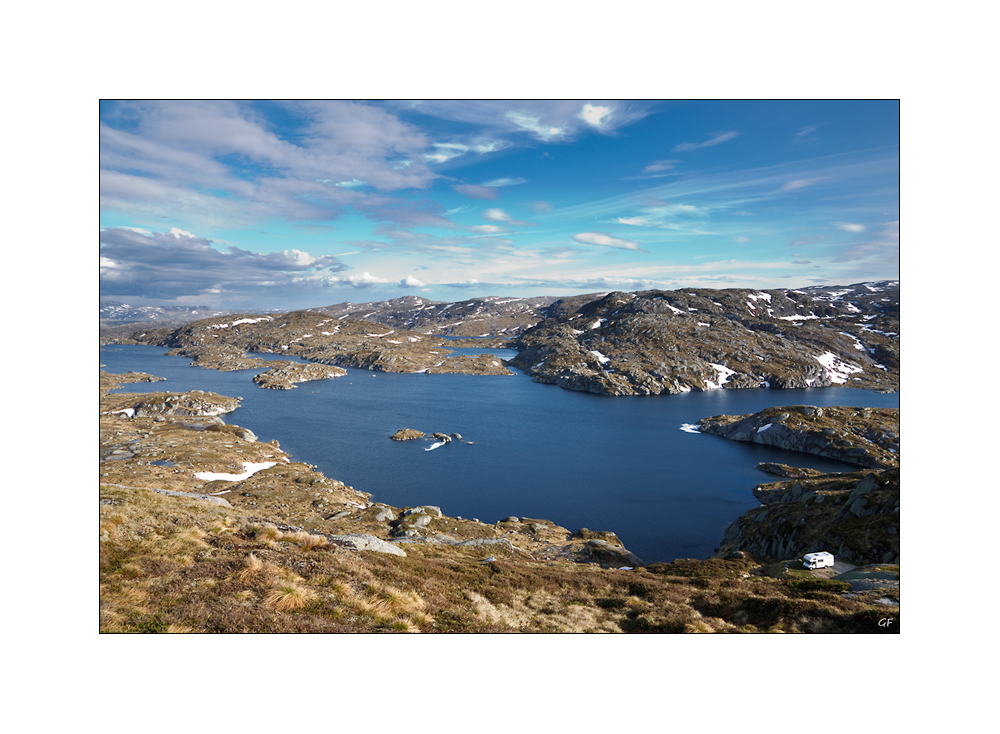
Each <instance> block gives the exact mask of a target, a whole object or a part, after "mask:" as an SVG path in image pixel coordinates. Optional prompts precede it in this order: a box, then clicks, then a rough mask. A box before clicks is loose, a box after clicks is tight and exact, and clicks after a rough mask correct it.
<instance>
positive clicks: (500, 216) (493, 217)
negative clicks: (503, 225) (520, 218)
mask: <svg viewBox="0 0 1000 734" xmlns="http://www.w3.org/2000/svg"><path fill="white" fill-rule="evenodd" d="M483 219H486V220H488V221H490V222H513V221H514V218H513V217H512V216H511V215H510V214H508V213H507V212H505V211H504V210H503V209H487V210H486V211H484V212H483Z"/></svg>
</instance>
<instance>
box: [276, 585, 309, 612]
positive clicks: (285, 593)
mask: <svg viewBox="0 0 1000 734" xmlns="http://www.w3.org/2000/svg"><path fill="white" fill-rule="evenodd" d="M318 596H319V595H318V594H317V593H316V592H315V591H313V590H312V589H308V588H306V587H303V586H299V585H298V584H296V583H294V582H292V581H283V582H280V583H279V584H278V585H277V586H276V587H275V588H273V589H271V590H270V591H269V592H268V593H267V596H265V597H264V606H265V607H268V608H269V609H275V610H277V611H279V612H290V611H292V610H295V609H301V608H302V607H304V606H306V605H307V604H309V603H310V602H311V601H314V600H315V599H316V598H317V597H318Z"/></svg>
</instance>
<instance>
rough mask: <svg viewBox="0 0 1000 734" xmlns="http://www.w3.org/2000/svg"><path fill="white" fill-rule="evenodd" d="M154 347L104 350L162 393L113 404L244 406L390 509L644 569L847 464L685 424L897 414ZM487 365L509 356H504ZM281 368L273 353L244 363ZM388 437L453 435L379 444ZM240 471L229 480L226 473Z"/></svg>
mask: <svg viewBox="0 0 1000 734" xmlns="http://www.w3.org/2000/svg"><path fill="white" fill-rule="evenodd" d="M164 351H165V350H164V349H163V348H162V347H150V346H140V345H111V346H106V347H102V348H101V363H102V364H103V365H104V367H103V369H104V370H105V371H107V372H112V373H121V372H127V371H129V370H133V371H136V372H148V373H151V374H154V375H158V376H160V377H165V378H167V380H166V382H157V383H139V384H133V385H127V386H125V387H124V388H123V390H122V391H123V392H150V391H160V390H170V391H186V390H192V389H199V390H207V391H212V392H217V393H220V394H223V395H230V396H242V397H243V403H242V406H241V407H240V408H239V409H237V410H236V411H235V412H233V413H229V414H228V415H226V416H224V420H225V421H226V422H227V423H234V424H237V425H240V426H244V427H246V428H249V429H250V430H252V431H253V432H254V433H256V434H257V436H258V437H259V439H260V440H261V441H270V440H271V439H277V440H278V442H279V443H280V444H281V448H282V449H283V450H284V451H286V452H288V453H289V454H291V455H292V458H293V459H294V460H297V461H303V462H306V463H308V464H313V465H315V466H316V467H318V468H319V470H320V471H322V472H323V473H324V474H326V475H327V476H328V477H331V478H333V479H339V480H340V481H342V482H344V483H346V484H348V485H351V486H353V487H354V488H355V489H358V490H361V491H363V492H369V493H371V494H372V500H373V501H375V502H384V503H386V504H390V505H393V506H396V507H406V506H416V505H423V504H429V505H437V506H439V507H440V508H441V510H442V512H443V513H444V514H446V515H451V516H461V517H465V518H478V519H480V520H482V521H483V522H490V523H492V522H496V521H498V520H501V519H503V518H505V517H508V516H510V515H516V516H518V517H531V518H543V519H547V520H551V521H553V522H554V523H556V524H557V525H562V526H564V527H567V528H569V529H570V530H576V529H578V528H581V527H586V528H590V529H591V530H611V531H614V532H615V533H617V534H618V537H620V538H621V540H622V542H623V543H624V544H625V546H626V547H627V548H628V549H629V550H630V551H632V552H633V553H635V554H636V555H638V556H639V557H640V558H641V559H642V560H643V561H645V562H647V563H650V562H653V561H672V560H674V559H675V558H707V557H709V556H711V555H712V554H713V553H714V551H715V548H716V547H717V546H718V544H719V543H720V542H721V541H722V538H723V536H724V534H725V531H726V528H727V527H728V526H729V524H730V523H731V522H733V521H734V520H735V519H736V518H737V517H738V516H739V515H741V514H742V513H744V512H746V511H747V510H749V509H751V508H753V507H756V506H758V502H757V500H756V499H754V497H753V495H752V494H751V491H750V490H751V489H752V488H753V487H754V486H755V485H757V484H762V483H764V482H768V481H771V480H772V479H774V478H773V477H771V476H770V475H767V474H764V473H762V472H760V471H759V470H758V469H757V468H756V467H757V463H758V462H761V461H775V462H783V463H786V464H792V465H794V466H806V467H811V468H815V469H821V470H826V471H853V470H855V469H856V468H857V467H853V466H851V465H847V464H843V463H841V462H837V461H832V460H827V459H823V458H820V457H815V456H809V455H805V454H797V453H793V452H789V451H784V450H781V449H776V448H772V447H768V446H759V445H756V444H749V443H739V442H735V441H728V440H726V439H723V438H719V437H716V436H707V435H702V434H697V433H687V432H685V431H683V430H681V426H682V425H684V424H690V423H697V422H698V421H699V420H701V419H703V418H706V417H708V416H713V415H719V414H722V413H728V414H741V413H754V412H757V411H759V410H763V409H764V408H768V407H772V406H779V405H818V406H829V405H850V406H857V407H880V408H898V407H899V394H898V393H896V394H888V395H885V394H880V393H875V392H871V391H867V390H853V389H850V388H844V387H830V388H813V389H802V390H761V389H754V390H712V391H709V392H690V393H684V394H681V395H662V396H642V397H638V396H636V397H608V396H602V395H591V394H589V393H579V392H571V391H569V390H563V389H561V388H558V387H555V386H553V385H541V384H538V383H534V382H532V381H531V378H530V377H528V376H526V375H524V374H523V373H521V372H517V373H516V374H515V375H513V376H478V375H428V374H390V373H384V372H368V371H366V370H358V369H348V370H347V375H346V376H345V377H338V378H335V379H330V380H320V381H316V382H305V383H300V384H299V386H298V387H297V388H296V389H294V390H264V389H261V388H258V387H257V386H256V385H255V384H254V383H253V382H251V378H252V377H253V375H254V374H256V373H257V372H260V371H261V370H259V369H258V370H241V371H236V372H218V371H216V370H204V369H201V368H198V367H191V366H189V365H190V359H189V358H186V357H172V356H166V355H164ZM455 351H456V353H465V354H482V353H483V352H488V353H490V354H495V355H497V356H501V357H503V358H505V359H509V358H510V357H512V356H514V354H516V353H515V352H514V351H513V350H506V349H460V350H455ZM256 356H262V357H265V358H268V359H282V358H283V357H281V355H256ZM400 428H415V429H417V430H420V431H423V432H424V433H427V434H430V433H432V432H435V431H438V432H441V433H449V434H450V433H459V434H461V435H462V437H463V438H464V439H465V440H466V441H471V442H472V444H471V445H470V444H465V443H459V442H457V441H453V442H452V443H451V444H447V445H444V446H441V447H439V448H437V449H434V450H432V451H426V450H425V449H427V448H429V447H430V446H431V445H432V444H431V442H430V440H428V441H424V440H418V441H405V442H399V441H391V440H389V436H391V435H392V434H394V433H395V432H396V431H397V430H399V429H400ZM237 468H238V467H234V469H237Z"/></svg>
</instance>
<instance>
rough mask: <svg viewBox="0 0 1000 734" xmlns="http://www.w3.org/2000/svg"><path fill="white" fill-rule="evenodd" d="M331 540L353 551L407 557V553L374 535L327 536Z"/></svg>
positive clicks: (348, 534)
mask: <svg viewBox="0 0 1000 734" xmlns="http://www.w3.org/2000/svg"><path fill="white" fill-rule="evenodd" d="M327 540H329V541H330V542H331V543H333V544H334V545H339V546H341V547H345V548H351V549H352V550H359V551H361V550H367V551H375V552H376V553H388V554H390V555H394V556H405V555H406V552H405V551H404V550H402V549H401V548H397V547H396V546H394V545H393V544H392V543H388V542H386V541H384V540H382V539H381V538H376V537H375V536H374V535H368V534H367V533H347V534H346V535H330V536H327Z"/></svg>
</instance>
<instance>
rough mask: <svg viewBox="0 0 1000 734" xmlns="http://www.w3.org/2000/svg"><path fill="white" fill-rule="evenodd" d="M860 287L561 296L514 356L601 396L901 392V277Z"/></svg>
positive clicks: (517, 362) (524, 365)
mask: <svg viewBox="0 0 1000 734" xmlns="http://www.w3.org/2000/svg"><path fill="white" fill-rule="evenodd" d="M857 288H858V287H849V288H847V289H845V290H844V291H843V293H840V292H839V291H832V290H828V291H814V292H812V294H810V293H807V292H806V291H796V290H783V289H771V290H766V291H755V290H750V289H725V290H710V289H684V290H677V291H638V292H635V293H624V292H615V293H608V294H605V295H603V296H595V297H594V298H593V299H592V300H590V301H587V299H586V297H583V296H577V297H574V298H572V299H566V300H565V301H557V302H555V303H553V304H552V305H551V306H550V307H549V308H548V309H546V311H545V313H546V315H547V317H546V319H545V320H544V321H542V322H541V323H539V324H538V325H537V326H534V327H532V328H531V329H528V330H527V331H525V333H524V334H522V335H521V336H520V337H518V338H517V339H515V340H514V342H513V345H512V346H514V347H515V348H516V349H518V350H519V352H520V353H519V354H518V356H517V357H516V358H515V359H514V360H512V362H511V364H512V365H514V366H515V367H517V368H519V369H521V370H523V371H524V372H526V373H527V374H529V375H532V377H533V379H534V380H535V381H536V382H543V383H548V384H553V385H558V386H560V387H563V388H565V389H568V390H579V391H584V392H592V393H599V394H603V395H658V394H676V393H680V392H687V391H689V390H712V389H718V388H727V389H731V388H751V387H769V388H800V387H828V386H831V385H844V386H848V387H857V388H867V389H882V390H885V389H897V388H898V385H899V360H898V354H899V315H898V302H899V284H898V282H895V281H892V282H882V283H878V284H865V288H866V289H870V290H866V292H867V293H868V294H869V295H870V296H874V295H875V294H878V300H877V301H876V300H873V298H861V297H860V296H857V295H856V294H855V292H856V291H857ZM838 294H839V295H838ZM852 294H853V295H852ZM852 299H853V300H852Z"/></svg>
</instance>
